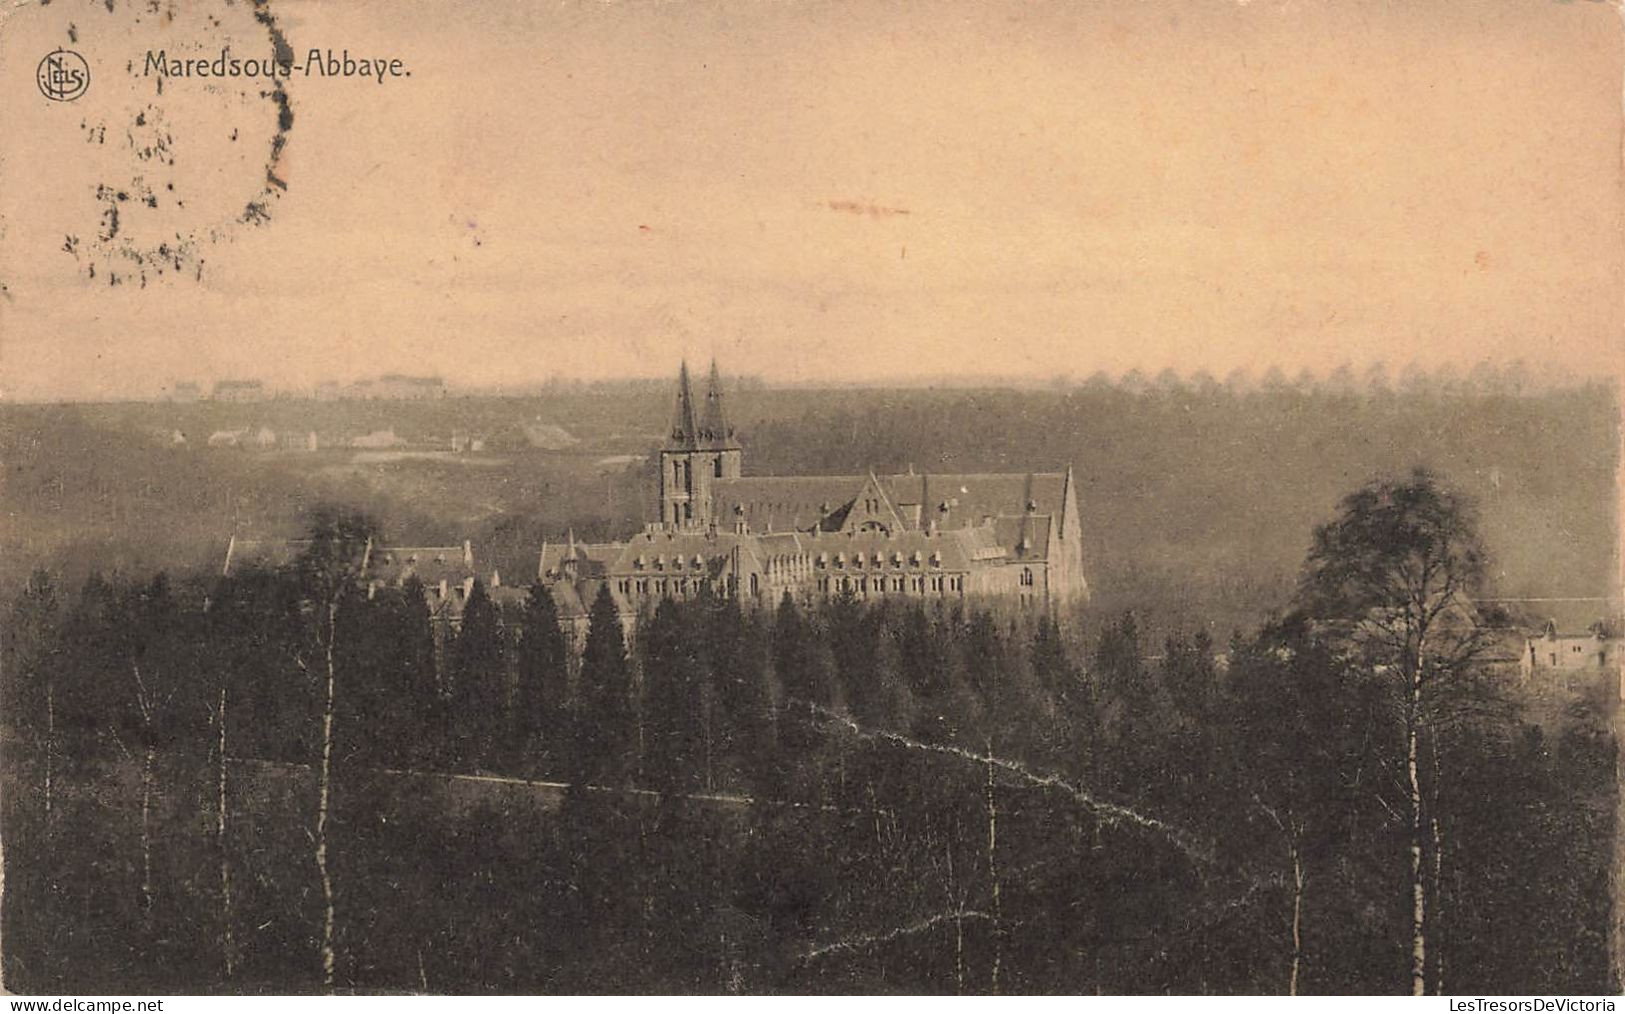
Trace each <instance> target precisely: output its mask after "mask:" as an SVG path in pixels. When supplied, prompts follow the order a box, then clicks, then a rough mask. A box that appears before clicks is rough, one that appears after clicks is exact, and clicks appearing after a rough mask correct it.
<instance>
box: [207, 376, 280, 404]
mask: <svg viewBox="0 0 1625 1014" xmlns="http://www.w3.org/2000/svg"><path fill="white" fill-rule="evenodd" d="M266 397H267V393H266V390H265V383H264V382H263V381H259V380H221V381H217V382H216V383H215V385H214V400H215V401H264V400H265V399H266Z"/></svg>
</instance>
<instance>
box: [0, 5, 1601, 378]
mask: <svg viewBox="0 0 1625 1014" xmlns="http://www.w3.org/2000/svg"><path fill="white" fill-rule="evenodd" d="M165 2H166V3H168V2H169V0H165ZM107 6H108V5H107V4H105V3H104V0H93V2H92V0H55V2H52V3H50V4H49V5H48V6H40V5H26V6H22V7H18V8H15V9H12V10H10V11H8V12H7V13H6V14H3V15H0V19H4V20H3V24H0V78H3V80H0V87H3V88H4V95H5V100H4V101H3V102H0V158H3V163H0V216H3V220H0V284H3V285H4V287H5V290H4V292H3V294H0V389H3V391H4V394H5V395H6V396H15V397H40V396H52V397H55V396H117V395H121V394H127V393H140V392H148V391H153V390H156V389H158V388H159V387H161V386H162V385H164V384H166V383H168V382H170V381H171V380H174V379H193V380H197V381H200V382H203V383H207V382H209V381H212V380H214V379H218V378H221V377H234V376H254V377H260V378H264V379H265V380H267V381H268V382H271V383H275V384H290V385H291V384H308V383H313V382H315V381H316V380H319V379H323V378H335V379H349V378H353V377H357V376H361V375H371V374H377V373H380V372H389V371H401V372H413V373H440V374H444V375H445V376H446V377H448V378H449V379H451V380H452V381H453V382H464V383H477V384H493V383H521V382H525V381H530V380H537V379H542V378H545V377H547V376H549V375H552V374H562V375H566V376H582V377H601V376H615V375H622V374H627V373H635V374H641V375H666V374H669V373H670V372H671V370H672V368H673V366H674V362H675V359H676V357H677V356H678V355H680V354H682V353H684V352H685V351H686V352H687V353H688V354H689V355H691V356H693V357H701V358H703V357H706V356H709V355H711V354H716V355H717V356H719V357H720V358H721V359H722V361H723V364H724V366H725V368H726V369H728V370H730V371H736V372H748V373H757V374H761V375H764V376H766V377H768V378H769V379H785V380H790V379H795V380H833V381H847V380H851V381H862V380H866V379H872V378H876V377H882V376H886V377H891V376H898V375H909V374H915V375H918V374H952V373H961V374H962V373H983V374H1002V375H1050V374H1056V373H1070V374H1072V375H1074V376H1079V377H1081V376H1086V375H1088V374H1090V373H1092V372H1094V371H1095V370H1097V369H1105V370H1108V371H1112V372H1120V371H1123V370H1126V369H1129V368H1131V367H1139V368H1141V369H1145V370H1148V371H1153V372H1154V371H1155V370H1158V369H1161V368H1162V367H1164V366H1170V365H1172V366H1174V367H1175V368H1177V369H1180V370H1181V371H1192V370H1195V369H1199V368H1205V369H1208V370H1210V371H1212V372H1215V373H1218V374H1220V375H1223V374H1224V373H1226V372H1228V371H1229V370H1231V369H1233V368H1235V367H1237V366H1243V365H1245V366H1251V367H1253V368H1254V369H1255V370H1257V369H1262V368H1264V367H1267V366H1269V365H1281V366H1282V367H1284V368H1286V369H1288V370H1289V371H1296V370H1297V369H1298V368H1300V367H1303V366H1309V367H1311V368H1314V369H1317V370H1325V369H1328V368H1330V367H1333V366H1336V365H1337V364H1339V363H1342V362H1344V361H1349V362H1352V363H1354V364H1356V365H1357V366H1358V365H1362V364H1365V363H1368V362H1370V361H1373V360H1377V359H1385V360H1387V361H1388V362H1389V363H1390V364H1391V365H1392V366H1393V367H1394V368H1396V369H1397V368H1398V367H1401V366H1403V365H1404V364H1406V363H1409V362H1411V361H1419V362H1421V363H1422V364H1424V365H1435V364H1439V363H1442V362H1454V363H1458V364H1460V365H1462V366H1467V365H1471V364H1472V363H1473V362H1475V361H1477V360H1480V359H1491V360H1510V359H1513V358H1519V357H1522V358H1525V359H1527V360H1529V361H1531V362H1536V363H1542V362H1550V363H1556V364H1559V365H1562V366H1566V367H1568V368H1571V369H1574V370H1576V371H1580V372H1588V373H1589V372H1596V371H1599V370H1605V369H1606V370H1613V369H1616V368H1617V364H1618V362H1619V360H1620V352H1621V344H1622V328H1621V320H1622V311H1621V299H1622V296H1621V293H1622V291H1625V284H1622V281H1625V280H1622V274H1625V270H1622V257H1625V253H1622V244H1621V235H1622V225H1625V216H1622V207H1621V203H1622V189H1621V115H1620V110H1621V82H1622V76H1621V31H1620V27H1621V24H1620V16H1619V14H1618V12H1617V11H1616V10H1615V9H1614V8H1613V7H1611V6H1609V5H1606V4H1601V3H1568V4H1564V3H1533V2H1531V3H1506V2H1494V3H1483V4H1474V3H1459V2H1449V3H1445V2H1424V3H1364V2H1358V0H1356V2H1348V0H1339V2H1337V3H1335V4H1319V3H1307V2H1274V0H1255V2H1252V3H1246V4H1240V3H1237V4H1226V3H1209V2H1201V3H1177V4H1162V3H1139V2H1134V3H1128V2H1122V3H1081V2H1080V3H1049V4H1043V3H1020V4H1004V3H996V2H995V3H971V2H968V0H966V2H951V3H950V2H933V3H891V2H886V3H882V2H878V0H877V2H853V3H845V4H833V3H762V2H745V0H739V2H734V3H727V4H699V3H638V4H632V3H607V4H599V3H591V4H586V3H581V4H578V3H555V4H535V5H519V4H512V3H508V2H500V3H499V2H491V3H479V2H473V3H467V2H465V3H457V4H451V3H440V2H437V3H414V2H410V0H408V2H393V0H392V2H390V3H387V4H386V3H361V2H343V3H340V2H331V3H316V2H312V0H270V10H271V11H272V13H273V15H274V17H275V19H276V21H277V23H278V25H279V27H280V29H281V31H282V33H283V34H284V35H285V37H286V38H287V40H288V42H289V43H290V45H291V47H292V49H293V50H294V51H295V55H296V58H297V59H298V60H299V61H301V62H303V61H304V59H305V56H306V53H307V51H308V50H309V49H311V48H323V49H326V48H332V49H334V50H335V51H336V50H339V49H342V48H348V49H349V50H350V53H351V56H352V58H354V57H357V56H361V55H382V56H384V57H386V58H389V57H398V58H400V59H401V60H402V61H403V62H404V65H405V67H406V68H407V69H410V70H411V71H412V76H411V77H409V78H405V77H403V78H399V79H395V80H386V81H385V82H384V83H382V84H379V83H377V82H376V81H372V82H368V81H361V80H339V79H331V78H326V79H324V78H322V77H319V76H314V75H313V76H310V77H305V76H303V75H302V74H298V73H296V74H295V76H294V77H293V78H292V79H291V80H290V81H288V83H287V85H286V94H287V97H288V101H289V105H290V108H291V111H292V114H293V123H292V125H291V128H290V129H288V131H287V132H286V136H285V146H284V147H283V149H282V151H281V154H280V157H279V158H278V160H277V162H276V164H275V166H274V169H273V171H274V174H275V175H276V177H277V178H278V179H279V180H281V181H283V182H285V184H286V190H285V192H283V191H280V190H277V189H276V188H275V187H272V188H271V189H272V190H274V191H275V192H276V193H277V195H278V196H277V197H275V198H274V199H271V200H269V201H268V202H267V212H268V215H269V220H268V221H265V222H263V223H261V224H257V225H251V224H245V223H243V222H242V221H240V219H241V218H242V217H243V212H244V208H245V207H246V206H247V204H248V203H249V202H250V201H254V200H257V199H259V197H260V195H261V192H262V191H263V190H265V189H266V187H267V184H266V182H265V174H266V168H267V161H268V159H269V158H270V149H271V143H272V137H273V135H274V134H275V133H276V130H277V109H276V106H275V104H274V102H273V100H272V99H270V98H268V97H263V96H262V95H261V94H260V92H261V91H264V90H266V89H267V86H266V85H265V83H264V82H263V79H262V80H258V81H252V82H250V81H243V80H227V81H223V82H222V81H220V80H216V79H196V78H194V79H171V80H170V81H169V82H168V83H167V84H166V85H165V86H164V88H163V92H162V94H161V95H159V94H158V93H157V87H156V78H155V77H153V76H143V75H142V71H143V69H144V65H143V59H144V55H145V53H146V51H147V50H149V49H151V50H158V49H164V50H165V51H166V52H167V54H168V55H169V56H170V57H171V58H173V57H176V56H183V57H184V56H193V57H196V56H207V57H211V58H212V57H214V56H217V55H218V54H219V51H220V48H221V46H222V45H225V44H228V43H229V44H230V45H231V47H232V51H233V54H234V55H242V56H248V57H265V56H269V55H270V52H271V44H270V41H269V34H268V32H267V30H266V29H265V27H264V26H262V25H259V24H257V23H255V21H254V20H253V18H252V13H251V10H250V8H249V6H248V5H247V4H246V3H244V2H236V3H231V4H227V3H225V2H224V0H220V2H213V0H210V2H204V0H174V3H173V5H172V6H171V7H170V8H169V9H168V14H167V15H166V14H157V15H154V14H151V13H149V12H148V5H147V4H146V3H145V2H142V3H138V4H134V5H132V4H131V3H130V2H129V0H113V2H112V4H111V6H113V8H114V9H113V10H112V11H109V10H107ZM70 25H72V26H73V29H72V36H73V39H74V41H70V34H69V26H70ZM57 46H67V47H70V48H72V49H74V50H76V51H78V52H80V53H82V54H83V55H84V56H85V58H86V59H87V61H88V63H89V65H90V67H91V71H92V83H91V87H90V89H89V90H88V91H87V93H86V94H85V95H84V96H83V97H82V98H80V99H78V100H76V101H74V102H51V101H48V100H46V99H45V98H44V97H43V96H41V95H40V93H39V90H38V88H37V87H36V84H35V81H34V74H35V68H36V65H37V63H38V62H39V60H40V58H41V57H42V56H43V55H45V54H46V53H47V52H49V51H51V50H52V49H53V48H55V47H57ZM127 64H128V65H129V69H128V70H127V69H126V65H127ZM98 130H100V133H98ZM171 159H172V160H173V164H170V160H171ZM98 184H101V185H104V186H105V187H106V188H107V189H105V190H103V191H102V192H101V196H100V197H98V191H97V187H98ZM171 188H173V189H171ZM120 192H122V193H124V194H125V195H126V199H125V200H124V201H122V202H121V201H119V200H118V199H117V197H116V194H117V193H120ZM149 195H150V197H151V201H152V205H153V206H149V205H148V201H147V198H148V196H149ZM109 207H116V208H117V209H118V211H119V216H118V218H119V222H118V229H117V231H116V232H112V233H111V235H110V236H109V232H110V230H109V228H108V222H107V220H106V217H105V216H106V211H107V209H108V208H109ZM99 237H107V238H99ZM160 248H162V249H160ZM166 251H167V252H166ZM166 263H167V265H168V269H167V270H165V271H164V273H163V274H162V275H160V274H158V272H157V268H158V266H160V265H162V264H166ZM143 273H145V275H146V285H145V287H142V286H141V276H142V274H143ZM110 275H112V276H117V277H118V278H119V282H120V283H119V284H117V285H112V284H109V276H110Z"/></svg>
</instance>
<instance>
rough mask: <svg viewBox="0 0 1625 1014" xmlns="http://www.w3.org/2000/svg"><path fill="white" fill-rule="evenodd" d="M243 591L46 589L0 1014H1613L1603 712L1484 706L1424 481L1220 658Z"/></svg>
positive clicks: (830, 606)
mask: <svg viewBox="0 0 1625 1014" xmlns="http://www.w3.org/2000/svg"><path fill="white" fill-rule="evenodd" d="M312 536H313V540H312V542H311V545H310V548H309V550H308V551H307V552H306V553H305V555H304V556H303V557H301V559H300V560H299V561H298V562H297V563H296V564H295V565H293V566H291V567H289V568H287V569H285V570H279V571H250V572H244V573H239V574H234V575H232V576H231V577H229V578H222V579H182V580H176V581H173V582H172V581H170V580H169V579H167V578H166V577H164V576H163V575H161V574H160V575H158V576H155V577H148V578H143V579H140V580H134V579H131V578H130V577H128V576H124V577H105V576H102V575H98V574H92V575H91V576H90V577H89V579H88V580H86V581H84V582H83V584H82V586H80V587H78V588H76V589H73V590H71V591H70V590H69V589H66V588H59V587H58V586H57V583H56V582H55V581H54V580H53V579H52V577H51V576H50V575H49V574H47V573H45V572H40V573H37V574H36V575H35V576H34V578H33V579H31V580H30V582H29V583H28V586H27V589H26V591H25V593H24V594H23V595H22V596H20V597H19V599H18V600H17V602H16V604H15V606H14V608H13V612H12V615H11V617H10V618H9V620H8V624H7V626H8V631H9V632H10V636H9V637H8V638H7V639H6V643H5V657H4V659H0V664H3V665H4V668H5V672H6V673H7V677H8V678H7V679H6V681H5V686H4V691H5V700H4V701H3V704H4V711H5V715H6V716H7V724H6V727H5V730H4V731H5V741H4V747H5V761H6V764H5V777H6V784H5V790H6V791H5V792H4V806H5V810H4V813H3V815H0V819H3V821H4V828H5V834H6V843H5V845H6V847H5V857H4V860H5V871H4V872H5V880H4V883H5V894H4V912H3V918H4V926H3V936H4V939H5V941H6V948H5V954H4V972H5V980H6V984H7V987H8V988H9V989H11V990H13V991H23V992H34V993H39V992H58V991H72V992H89V991H93V990H104V991H105V990H114V991H119V992H132V991H133V992H157V991H189V992H190V991H204V992H210V991H222V992H237V991H243V992H254V991H290V990H292V991H324V990H337V991H367V992H380V991H381V992H408V991H425V992H602V991H605V990H613V991H666V992H688V991H695V992H753V993H763V992H853V991H862V992H911V993H912V992H925V993H992V992H1022V993H1031V992H1090V991H1097V990H1098V991H1103V992H1113V993H1139V992H1178V993H1237V992H1240V993H1255V992H1256V993H1287V992H1298V993H1325V992H1362V993H1399V992H1413V991H1418V992H1430V993H1443V992H1453V991H1459V990H1471V991H1474V992H1479V993H1485V992H1488V993H1513V992H1518V993H1529V992H1555V993H1597V992H1605V991H1610V990H1612V989H1614V988H1616V986H1617V984H1616V983H1614V982H1613V981H1611V978H1610V976H1611V972H1610V968H1609V960H1608V954H1609V939H1608V932H1607V927H1608V924H1609V918H1610V913H1609V905H1610V898H1611V885H1610V882H1609V876H1608V871H1609V869H1610V867H1611V857H1612V849H1613V835H1614V796H1613V793H1614V785H1615V783H1614V770H1615V745H1614V741H1613V738H1612V735H1611V734H1610V732H1609V729H1608V725H1607V719H1608V716H1609V714H1610V712H1609V710H1608V709H1609V707H1610V705H1609V704H1608V701H1607V698H1606V696H1605V695H1604V694H1603V693H1602V692H1601V691H1599V692H1598V694H1597V695H1595V696H1593V697H1587V696H1585V695H1581V696H1580V697H1577V698H1576V699H1574V700H1572V701H1571V702H1569V705H1568V707H1567V709H1566V713H1565V714H1564V715H1563V720H1562V721H1561V722H1559V723H1557V724H1555V725H1550V724H1543V723H1539V722H1535V721H1533V720H1531V715H1530V714H1529V713H1528V711H1527V708H1526V706H1525V703H1524V701H1523V698H1522V696H1521V691H1520V687H1519V686H1518V685H1517V683H1516V681H1515V680H1511V679H1509V678H1507V676H1506V674H1504V673H1499V672H1497V671H1496V669H1495V668H1494V666H1493V665H1492V664H1490V661H1489V660H1490V659H1491V657H1492V655H1493V652H1491V651H1490V650H1489V648H1490V640H1489V632H1488V631H1487V630H1486V629H1485V628H1484V626H1483V625H1482V622H1481V621H1482V620H1483V619H1484V618H1483V617H1479V616H1476V615H1473V614H1472V613H1471V612H1470V611H1469V612H1467V613H1464V612H1463V611H1462V610H1461V609H1460V608H1459V605H1460V603H1461V601H1463V599H1462V596H1463V595H1464V594H1467V593H1471V592H1475V591H1477V590H1478V589H1479V587H1480V586H1481V585H1482V584H1483V582H1485V581H1486V580H1487V579H1488V576H1489V575H1487V574H1486V558H1485V555H1484V552H1483V548H1482V543H1481V541H1480V538H1479V533H1478V531H1477V529H1476V527H1475V525H1474V523H1473V514H1472V511H1471V509H1470V505H1468V504H1467V503H1466V502H1465V501H1464V500H1462V499H1460V498H1458V496H1457V495H1456V494H1455V493H1454V492H1452V491H1451V490H1450V489H1449V488H1448V486H1446V485H1444V484H1441V483H1439V482H1438V481H1437V480H1436V479H1435V478H1433V477H1431V476H1428V475H1426V474H1422V473H1419V474H1417V475H1414V476H1411V477H1409V478H1407V479H1403V480H1386V481H1373V482H1372V483H1370V484H1368V485H1366V486H1363V487H1361V488H1360V489H1358V490H1357V491H1356V492H1354V493H1352V494H1350V495H1348V496H1347V497H1346V498H1345V499H1344V500H1343V502H1342V506H1341V508H1340V510H1339V511H1338V513H1337V515H1336V516H1335V517H1331V518H1326V519H1323V521H1322V523H1321V524H1319V525H1318V526H1316V527H1315V528H1314V529H1313V531H1312V532H1306V533H1305V534H1304V538H1303V543H1304V545H1305V546H1306V547H1307V548H1306V550H1305V553H1304V558H1303V559H1302V561H1301V562H1300V567H1299V574H1300V580H1299V581H1298V582H1297V584H1296V585H1295V586H1294V587H1293V589H1292V590H1291V591H1290V592H1289V596H1288V598H1287V599H1286V600H1284V601H1282V602H1280V603H1279V606H1280V613H1279V618H1277V619H1274V620H1271V621H1268V622H1265V623H1263V624H1260V625H1258V626H1255V627H1253V628H1251V629H1250V630H1249V631H1247V632H1245V633H1237V634H1235V635H1234V636H1231V637H1229V638H1228V639H1227V640H1226V641H1225V642H1224V643H1215V639H1214V638H1213V637H1211V636H1210V635H1209V633H1208V629H1209V627H1210V624H1209V623H1208V622H1207V621H1206V618H1205V617H1202V616H1200V615H1189V616H1187V617H1186V621H1187V622H1186V625H1185V627H1184V630H1183V631H1182V632H1181V631H1175V632H1172V633H1168V634H1166V635H1165V636H1162V637H1159V638H1157V639H1156V640H1155V642H1153V640H1152V639H1151V638H1150V637H1149V636H1148V635H1147V633H1146V632H1145V628H1144V626H1143V625H1142V624H1141V622H1140V621H1139V620H1138V619H1137V617H1136V616H1135V614H1134V613H1133V612H1131V611H1125V612H1117V613H1114V614H1113V615H1111V616H1110V617H1109V618H1107V619H1104V620H1101V621H1098V622H1096V623H1095V624H1093V625H1092V626H1091V627H1089V628H1088V629H1084V628H1081V627H1079V626H1078V625H1075V624H1067V625H1065V626H1062V625H1058V624H1057V623H1056V622H1055V621H1054V620H1053V619H1051V618H1049V617H1047V616H1043V615H1026V614H1021V615H1007V614H1000V613H992V612H986V611H980V610H975V609H965V608H962V607H959V606H957V605H954V604H951V603H944V604H932V605H922V604H919V603H887V604H882V605H869V604H864V603H860V602H857V601H854V600H851V599H839V598H838V599H835V600H833V601H829V602H825V603H803V602H796V601H792V600H790V599H788V598H786V599H785V600H784V601H783V602H781V603H779V604H778V606H777V608H776V609H772V610H765V611H751V610H748V609H742V608H741V607H740V605H739V604H738V603H736V602H733V601H729V600H726V599H715V598H711V597H708V596H700V597H697V598H694V599H690V600H686V601H669V602H665V603H663V604H661V605H660V606H659V607H658V609H656V610H655V611H654V612H653V613H652V614H651V615H649V616H646V617H644V618H642V620H641V621H640V623H639V624H638V625H637V627H636V629H635V636H634V637H632V638H630V639H628V637H627V631H626V628H625V627H624V626H623V624H622V623H621V622H620V619H619V618H618V617H616V615H615V614H614V610H613V606H612V604H611V602H610V600H609V599H608V597H607V596H602V597H600V598H599V599H598V600H597V601H596V602H595V603H594V605H593V609H592V613H591V618H590V619H591V624H590V632H589V634H588V636H587V639H586V642H585V645H584V648H583V650H582V651H581V653H580V656H579V657H574V656H572V654H571V653H570V652H569V651H567V650H566V646H565V641H564V639H563V637H562V635H561V634H560V630H559V626H558V622H557V616H556V614H555V612H554V608H553V603H552V600H551V598H550V597H549V595H548V593H547V591H546V589H545V588H544V587H541V586H537V587H535V588H533V589H532V590H531V593H530V595H529V597H528V601H527V602H526V603H525V605H524V606H523V608H520V609H518V610H507V611H504V610H502V609H499V608H498V607H497V606H496V605H495V604H494V603H493V602H492V600H491V599H490V598H489V597H488V596H487V595H486V594H485V593H484V590H483V589H478V588H477V589H476V591H475V592H474V593H473V595H472V596H471V598H470V601H469V602H468V604H467V607H466V609H465V611H464V614H463V619H462V623H461V627H460V629H459V630H458V631H457V632H456V633H455V635H453V636H449V637H444V638H437V636H436V634H435V632H434V629H433V628H432V626H431V624H430V622H429V616H428V613H427V609H426V606H425V604H424V598H423V594H422V590H421V589H420V588H417V587H414V586H413V585H412V584H411V582H408V583H407V584H406V585H405V586H403V587H400V588H395V589H380V590H379V591H378V592H377V593H376V594H374V595H371V596H368V595H367V594H366V593H365V592H364V591H363V590H362V588H361V587H360V585H359V584H358V583H357V582H356V581H355V580H354V569H355V566H356V562H357V558H358V555H359V552H360V547H361V546H362V545H364V544H365V540H366V539H367V538H368V537H369V536H371V537H381V533H380V532H379V531H378V527H377V525H376V523H375V522H374V521H373V520H371V519H369V518H367V517H365V516H363V515H357V514H353V513H347V512H341V511H323V512H318V514H317V516H316V521H315V524H314V527H313V530H312Z"/></svg>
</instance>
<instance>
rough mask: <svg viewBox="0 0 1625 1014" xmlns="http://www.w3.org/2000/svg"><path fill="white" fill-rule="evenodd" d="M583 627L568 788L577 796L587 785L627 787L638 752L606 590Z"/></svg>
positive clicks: (621, 643) (625, 667) (619, 637)
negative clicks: (583, 633)
mask: <svg viewBox="0 0 1625 1014" xmlns="http://www.w3.org/2000/svg"><path fill="white" fill-rule="evenodd" d="M587 623H588V627H587V643H586V645H585V646H584V647H583V649H582V657H581V676H580V701H581V704H580V707H579V708H578V709H577V714H576V719H575V735H574V741H575V749H574V750H573V751H572V756H571V773H570V782H571V787H572V788H573V789H575V790H577V791H580V790H581V789H584V788H585V787H586V786H588V785H597V784H602V785H623V784H625V783H626V780H627V779H628V778H629V777H630V775H631V773H632V771H633V770H634V769H635V766H634V763H633V762H634V761H635V760H636V757H637V751H638V741H637V716H636V713H635V711H634V710H633V703H632V673H631V667H630V665H629V664H628V660H627V657H626V637H625V634H624V633H623V632H622V630H621V618H620V616H619V614H618V612H617V610H616V607H615V599H614V598H613V596H612V595H611V594H610V591H609V587H608V586H607V585H605V586H603V587H601V588H599V590H598V595H597V597H596V598H594V599H593V603H592V608H591V610H590V611H589V612H588V614H587Z"/></svg>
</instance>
